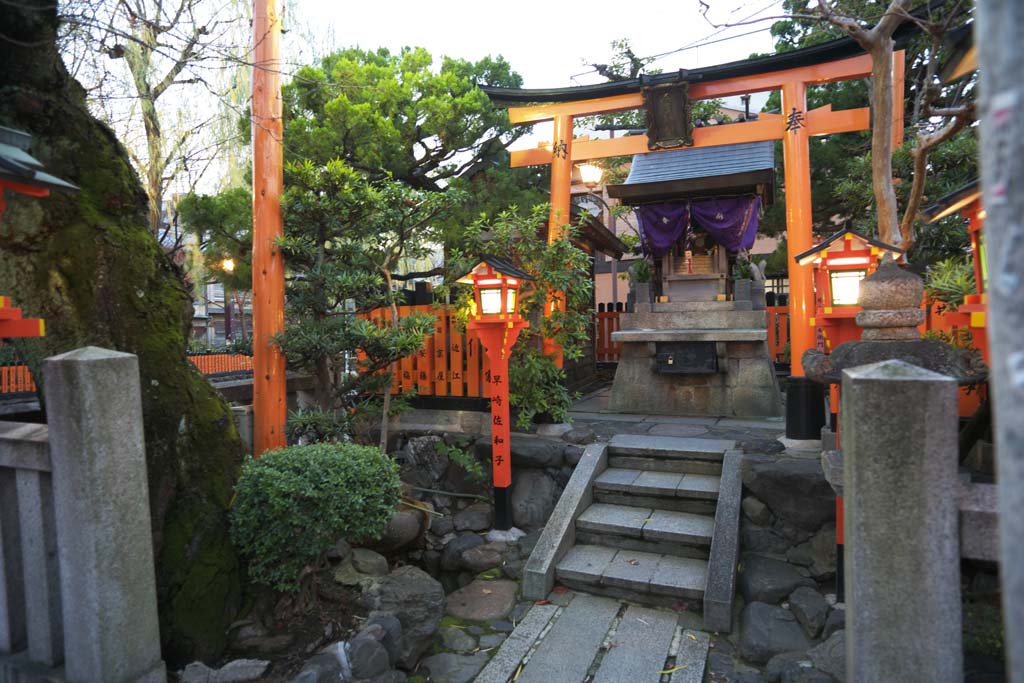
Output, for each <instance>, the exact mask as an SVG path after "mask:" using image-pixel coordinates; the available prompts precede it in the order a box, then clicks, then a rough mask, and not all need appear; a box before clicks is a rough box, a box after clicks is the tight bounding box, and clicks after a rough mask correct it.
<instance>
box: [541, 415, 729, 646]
mask: <svg viewBox="0 0 1024 683" xmlns="http://www.w3.org/2000/svg"><path fill="white" fill-rule="evenodd" d="M734 446H735V444H734V442H732V441H724V440H717V439H695V438H675V437H655V436H640V435H626V434H620V435H616V436H615V437H614V438H613V439H612V440H611V441H610V442H609V443H607V444H593V445H591V446H589V447H588V448H587V452H586V453H585V454H584V457H583V459H582V460H581V461H580V464H579V465H578V466H577V468H576V470H575V472H574V474H573V477H572V479H571V480H570V482H569V485H568V486H567V487H566V490H565V493H564V494H563V496H562V498H561V500H560V501H559V504H558V506H557V507H556V509H555V512H554V513H553V514H552V517H551V519H550V520H549V522H548V524H547V526H546V527H545V530H544V533H543V535H542V536H541V539H540V541H539V542H538V543H537V546H536V548H535V549H534V552H533V555H531V557H530V560H529V562H528V563H527V565H526V568H525V571H524V578H523V592H524V595H525V596H526V597H528V598H533V599H538V600H539V599H543V598H545V597H546V596H547V595H548V593H549V592H550V590H551V588H552V586H553V585H554V583H555V581H557V582H559V583H561V584H563V585H565V586H568V587H570V588H573V589H575V590H579V591H585V592H588V593H593V594H597V595H605V596H608V597H614V598H620V599H626V600H630V601H633V602H638V603H642V604H649V605H662V606H679V605H680V604H683V605H684V606H686V607H688V608H691V609H695V608H698V607H700V608H702V609H703V615H704V626H705V629H706V630H709V631H720V632H727V631H730V630H731V628H732V599H733V594H734V592H735V590H734V589H735V582H736V560H737V554H738V550H739V548H738V543H739V513H740V488H741V481H740V454H739V453H738V452H737V451H734V450H733V448H734Z"/></svg>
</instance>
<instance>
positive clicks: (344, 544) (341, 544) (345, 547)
mask: <svg viewBox="0 0 1024 683" xmlns="http://www.w3.org/2000/svg"><path fill="white" fill-rule="evenodd" d="M351 553H352V546H350V545H349V544H348V541H346V540H345V539H344V538H342V539H341V540H339V541H338V542H337V543H335V544H334V547H332V548H331V549H330V550H328V551H327V552H326V553H325V555H326V557H327V559H328V560H330V561H331V562H341V561H342V560H344V559H345V558H347V557H348V556H349V555H350V554H351Z"/></svg>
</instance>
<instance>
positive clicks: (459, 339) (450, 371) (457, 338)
mask: <svg viewBox="0 0 1024 683" xmlns="http://www.w3.org/2000/svg"><path fill="white" fill-rule="evenodd" d="M412 313H424V314H427V315H432V316H434V333H433V334H432V335H430V336H428V337H427V339H426V341H425V342H424V344H423V348H421V349H420V350H419V351H418V352H416V353H415V354H413V355H411V356H406V357H405V358H403V359H402V360H400V361H399V362H398V368H397V372H396V373H395V376H394V378H393V380H392V384H391V391H392V393H398V392H400V391H403V392H404V391H412V390H415V391H416V393H417V394H419V395H420V396H460V397H463V396H464V397H470V398H488V397H489V396H490V395H491V393H490V388H489V386H488V385H489V383H490V380H491V373H490V370H488V367H487V359H486V356H485V355H484V354H483V353H481V349H480V344H479V342H478V341H477V339H476V338H475V337H470V338H467V337H466V334H465V332H460V331H459V329H458V318H457V316H456V313H455V308H454V307H450V306H444V305H438V306H430V305H426V306H399V307H398V316H399V317H400V318H404V317H406V316H408V315H410V314H412ZM361 317H363V318H366V319H368V320H370V321H372V322H373V323H375V324H376V325H378V326H385V325H390V324H391V317H392V316H391V311H390V309H376V310H374V311H371V312H370V313H365V314H362V315H361Z"/></svg>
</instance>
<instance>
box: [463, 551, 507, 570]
mask: <svg viewBox="0 0 1024 683" xmlns="http://www.w3.org/2000/svg"><path fill="white" fill-rule="evenodd" d="M507 547H508V546H506V545H505V544H504V543H484V544H483V545H478V546H474V547H472V548H470V549H469V550H465V551H463V553H462V557H461V560H462V566H463V567H465V568H466V569H468V570H469V571H471V572H473V573H474V574H479V573H480V572H485V571H487V570H488V569H494V568H495V567H500V566H501V563H502V561H503V560H504V557H505V549H506V548H507Z"/></svg>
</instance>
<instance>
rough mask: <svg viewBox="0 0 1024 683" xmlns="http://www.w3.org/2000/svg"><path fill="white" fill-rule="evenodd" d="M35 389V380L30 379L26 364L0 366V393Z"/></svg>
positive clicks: (14, 392) (30, 375)
mask: <svg viewBox="0 0 1024 683" xmlns="http://www.w3.org/2000/svg"><path fill="white" fill-rule="evenodd" d="M35 390H36V382H35V380H34V379H32V373H31V372H29V369H28V366H27V365H3V366H0V394H18V393H21V392H24V391H32V392H34V391H35Z"/></svg>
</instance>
